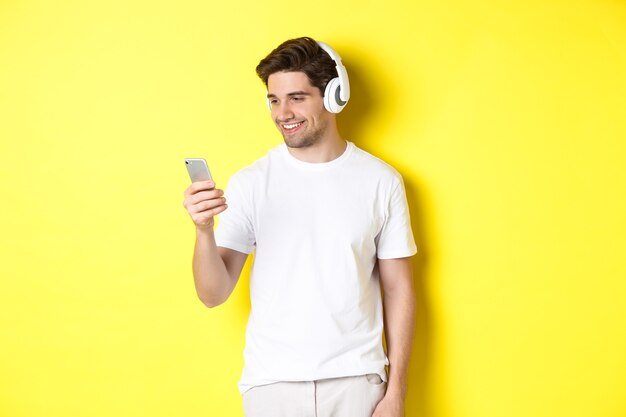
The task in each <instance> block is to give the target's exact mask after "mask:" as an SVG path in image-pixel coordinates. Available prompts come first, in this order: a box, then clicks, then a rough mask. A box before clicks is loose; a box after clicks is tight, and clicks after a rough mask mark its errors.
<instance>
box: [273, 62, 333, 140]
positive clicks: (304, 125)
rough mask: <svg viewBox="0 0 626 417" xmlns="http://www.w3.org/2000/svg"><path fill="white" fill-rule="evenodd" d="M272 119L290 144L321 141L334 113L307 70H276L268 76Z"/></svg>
mask: <svg viewBox="0 0 626 417" xmlns="http://www.w3.org/2000/svg"><path fill="white" fill-rule="evenodd" d="M267 97H268V99H269V101H270V105H271V108H272V119H274V123H276V127H278V130H279V131H280V133H282V135H283V138H284V139H285V143H286V144H287V146H289V147H290V148H305V147H307V146H311V145H314V144H316V143H318V142H319V141H320V140H321V139H322V138H323V137H324V134H325V133H326V130H327V128H328V123H329V120H330V119H329V118H330V117H332V114H331V113H329V112H327V111H326V109H324V99H323V97H322V95H321V94H320V90H319V89H318V88H317V87H314V86H312V85H311V83H310V81H309V78H308V77H307V76H306V74H305V73H304V72H276V73H274V74H272V75H270V76H269V78H268V80H267Z"/></svg>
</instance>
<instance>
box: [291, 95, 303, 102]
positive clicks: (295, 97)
mask: <svg viewBox="0 0 626 417" xmlns="http://www.w3.org/2000/svg"><path fill="white" fill-rule="evenodd" d="M291 100H292V101H296V102H299V101H302V100H304V97H302V96H293V97H291Z"/></svg>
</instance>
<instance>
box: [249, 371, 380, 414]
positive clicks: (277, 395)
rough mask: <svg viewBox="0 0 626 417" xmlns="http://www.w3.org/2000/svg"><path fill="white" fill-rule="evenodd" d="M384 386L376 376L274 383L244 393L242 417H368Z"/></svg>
mask: <svg viewBox="0 0 626 417" xmlns="http://www.w3.org/2000/svg"><path fill="white" fill-rule="evenodd" d="M386 390H387V383H386V382H383V380H382V379H381V378H380V376H379V375H377V374H367V375H359V376H349V377H343V378H330V379H320V380H317V381H303V382H300V381H299V382H277V383H274V384H269V385H261V386H258V387H254V388H252V389H249V390H248V391H246V392H244V394H243V410H244V414H245V417H372V414H373V413H374V409H375V408H376V405H377V404H378V402H379V401H380V400H381V399H382V398H383V397H384V396H385V391H386Z"/></svg>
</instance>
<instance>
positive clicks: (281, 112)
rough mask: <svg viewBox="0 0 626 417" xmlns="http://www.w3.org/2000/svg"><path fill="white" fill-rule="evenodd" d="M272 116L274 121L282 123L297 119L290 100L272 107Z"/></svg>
mask: <svg viewBox="0 0 626 417" xmlns="http://www.w3.org/2000/svg"><path fill="white" fill-rule="evenodd" d="M272 114H273V116H274V119H276V120H278V121H281V122H286V121H288V120H291V119H293V118H294V117H295V116H294V114H293V111H292V110H291V106H290V105H289V100H283V101H281V102H279V103H277V104H275V105H274V106H272Z"/></svg>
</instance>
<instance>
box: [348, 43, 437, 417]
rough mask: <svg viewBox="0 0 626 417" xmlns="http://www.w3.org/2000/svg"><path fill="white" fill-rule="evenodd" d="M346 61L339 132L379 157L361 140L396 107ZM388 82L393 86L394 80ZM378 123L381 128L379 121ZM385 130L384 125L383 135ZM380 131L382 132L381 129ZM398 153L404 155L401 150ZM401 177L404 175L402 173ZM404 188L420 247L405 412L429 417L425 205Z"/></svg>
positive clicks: (364, 69) (359, 67)
mask: <svg viewBox="0 0 626 417" xmlns="http://www.w3.org/2000/svg"><path fill="white" fill-rule="evenodd" d="M343 58H344V59H343V61H344V64H345V65H346V68H347V70H348V74H349V77H350V90H351V94H350V103H349V104H348V105H347V106H346V108H345V110H344V111H343V112H342V113H341V114H340V115H339V116H338V126H339V130H340V132H341V134H342V137H344V138H346V139H347V140H349V141H351V142H354V143H355V144H356V145H357V146H359V147H360V148H362V149H364V150H365V151H368V152H371V153H372V154H374V155H376V152H375V151H370V150H369V149H367V146H364V144H361V143H359V139H360V138H362V137H366V136H367V135H366V134H365V133H364V131H365V129H367V128H368V127H369V126H370V125H371V123H370V122H369V121H370V120H372V119H376V116H375V115H376V114H377V113H378V112H379V110H378V107H379V106H380V103H385V106H389V105H392V106H393V103H390V102H389V101H390V100H391V99H392V98H393V97H386V95H385V94H383V93H382V88H383V86H382V85H381V84H382V83H381V82H380V81H377V78H376V77H374V76H372V75H371V74H368V68H370V65H367V63H365V62H363V61H362V60H361V61H360V62H359V60H357V59H352V57H351V56H349V55H347V56H344V57H343ZM379 71H380V69H379V68H377V72H379ZM370 80H371V81H370ZM386 81H391V82H393V81H392V80H386ZM418 119H419V117H418ZM390 122H391V121H390ZM376 123H377V124H378V125H379V126H380V119H379V120H377V122H376ZM385 127H386V126H384V122H383V131H384V128H385ZM377 130H379V131H380V127H378V128H377ZM396 151H397V152H402V150H401V149H398V150H396ZM386 162H388V163H389V164H391V165H392V166H394V167H395V165H394V161H393V160H387V161H386ZM396 168H397V167H396ZM400 173H401V174H403V173H402V172H400ZM403 177H404V175H403ZM404 185H405V188H406V195H407V200H408V204H409V210H410V214H411V227H412V229H413V234H414V236H415V242H416V244H417V247H418V253H417V255H415V256H414V257H413V277H414V286H415V296H416V302H417V308H416V328H415V337H414V341H413V352H412V355H411V362H410V367H409V375H408V392H407V401H406V410H405V412H406V417H423V416H427V415H429V410H428V408H429V407H428V392H429V389H428V388H429V387H428V382H429V369H430V368H429V357H431V340H432V338H431V326H430V323H431V319H430V314H429V312H430V307H429V305H428V299H427V294H428V292H427V289H426V279H425V278H426V271H427V263H428V256H427V252H426V244H425V235H424V232H423V231H424V228H423V219H424V216H423V212H422V210H421V207H423V205H422V204H420V196H419V189H418V188H417V186H416V184H414V182H413V181H411V180H407V178H404Z"/></svg>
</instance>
